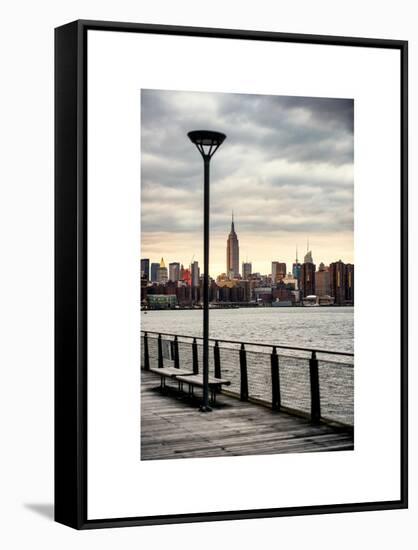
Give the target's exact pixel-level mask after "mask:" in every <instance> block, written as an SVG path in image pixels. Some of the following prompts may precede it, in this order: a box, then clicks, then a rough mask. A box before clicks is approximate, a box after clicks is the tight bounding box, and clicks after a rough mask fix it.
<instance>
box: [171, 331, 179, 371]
mask: <svg viewBox="0 0 418 550" xmlns="http://www.w3.org/2000/svg"><path fill="white" fill-rule="evenodd" d="M173 344H174V345H173V352H174V367H175V368H176V369H179V368H180V357H179V341H178V338H177V335H176V336H174V342H173Z"/></svg>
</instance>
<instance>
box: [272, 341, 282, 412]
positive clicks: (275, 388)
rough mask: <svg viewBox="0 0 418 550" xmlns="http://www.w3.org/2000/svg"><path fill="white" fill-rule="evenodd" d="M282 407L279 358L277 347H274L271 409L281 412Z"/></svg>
mask: <svg viewBox="0 0 418 550" xmlns="http://www.w3.org/2000/svg"><path fill="white" fill-rule="evenodd" d="M280 406H281V403H280V374H279V356H278V355H277V350H276V346H273V352H272V354H271V408H272V409H273V410H275V411H279V410H280Z"/></svg>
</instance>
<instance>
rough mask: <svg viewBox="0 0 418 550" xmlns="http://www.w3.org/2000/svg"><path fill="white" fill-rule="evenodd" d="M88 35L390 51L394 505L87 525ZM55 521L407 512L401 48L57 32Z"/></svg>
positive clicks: (87, 24) (362, 41) (404, 72)
mask: <svg viewBox="0 0 418 550" xmlns="http://www.w3.org/2000/svg"><path fill="white" fill-rule="evenodd" d="M89 30H96V31H97V30H100V31H103V32H106V31H117V32H125V33H126V32H128V33H152V34H160V35H179V36H186V37H190V38H191V39H192V38H193V37H207V38H213V39H216V38H226V39H231V40H233V39H240V40H253V41H260V40H261V41H273V42H274V41H279V42H294V43H304V44H321V45H334V46H335V45H337V46H354V47H368V48H389V49H394V50H398V51H399V53H400V58H401V78H400V90H401V166H400V170H401V189H400V194H401V284H400V288H401V290H400V293H401V296H400V300H401V327H400V330H401V358H400V364H401V370H400V380H401V396H400V399H401V401H400V402H401V411H400V416H401V432H400V433H401V445H400V449H399V452H400V463H401V469H400V472H399V480H400V495H401V497H400V499H399V500H394V501H384V502H366V503H362V502H353V503H349V504H338V503H336V504H333V505H319V506H297V507H286V508H268V509H254V510H238V511H227V512H213V511H212V512H211V511H207V512H206V513H191V514H175V515H158V516H143V517H119V518H102V519H95V520H89V519H88V517H87V368H88V367H87V346H88V335H87V47H88V43H87V33H88V31H89ZM55 151H56V152H55V520H56V521H57V522H60V523H62V524H65V525H68V526H71V527H73V528H76V529H93V528H108V527H123V526H134V525H157V524H171V523H183V522H200V521H219V520H232V519H247V518H264V517H280V516H293V515H307V514H326V513H341V512H360V511H372V510H391V509H397V508H407V506H408V438H407V434H408V418H407V410H408V373H407V344H408V342H407V338H408V336H407V330H408V304H407V300H408V290H407V288H408V287H407V285H408V279H407V277H408V218H407V216H408V211H407V206H408V192H407V185H408V43H407V41H402V40H386V39H374V38H373V39H372V38H352V37H340V36H319V35H306V34H288V33H275V32H274V33H273V32H258V31H249V30H235V29H215V28H195V27H178V26H168V25H150V24H137V23H120V22H103V21H88V20H79V21H74V22H72V23H69V24H67V25H64V26H61V27H58V28H57V29H56V30H55Z"/></svg>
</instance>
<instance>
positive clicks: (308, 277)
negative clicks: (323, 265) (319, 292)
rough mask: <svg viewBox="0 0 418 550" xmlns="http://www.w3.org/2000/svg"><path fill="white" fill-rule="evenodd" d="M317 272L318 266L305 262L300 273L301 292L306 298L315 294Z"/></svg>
mask: <svg viewBox="0 0 418 550" xmlns="http://www.w3.org/2000/svg"><path fill="white" fill-rule="evenodd" d="M315 270H316V266H315V264H314V263H312V262H305V263H303V264H302V267H301V272H300V290H301V292H302V296H303V297H304V298H306V296H311V295H313V294H315Z"/></svg>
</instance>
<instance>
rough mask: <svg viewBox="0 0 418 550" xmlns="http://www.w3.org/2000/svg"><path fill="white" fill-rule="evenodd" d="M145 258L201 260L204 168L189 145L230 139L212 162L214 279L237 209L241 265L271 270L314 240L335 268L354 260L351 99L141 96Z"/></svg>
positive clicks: (200, 94)
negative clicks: (220, 136)
mask: <svg viewBox="0 0 418 550" xmlns="http://www.w3.org/2000/svg"><path fill="white" fill-rule="evenodd" d="M141 107H142V125H141V133H142V150H141V152H142V157H141V176H142V178H141V184H142V193H141V198H142V204H141V216H142V218H141V229H142V235H141V257H143V258H144V257H146V258H151V259H152V261H157V260H159V259H160V258H161V256H163V257H164V258H165V260H166V262H167V263H168V262H171V261H179V262H181V263H183V264H184V265H185V266H186V265H189V263H190V261H191V258H192V257H193V255H194V257H195V259H197V260H199V262H200V263H201V262H202V260H203V254H202V218H203V209H202V200H203V197H202V190H203V178H202V162H201V159H200V158H199V157H198V155H197V154H196V151H194V150H193V149H192V148H190V143H189V142H188V140H187V135H186V134H187V131H190V130H192V129H200V128H205V129H206V128H207V129H216V130H218V131H223V132H225V133H226V134H227V140H226V141H225V144H224V145H223V147H222V149H221V150H220V151H219V154H218V155H217V157H216V158H215V159H214V161H213V163H212V166H211V249H210V255H211V257H210V273H213V274H219V273H225V272H226V261H225V244H226V236H227V235H228V233H229V230H230V225H231V210H234V218H235V225H236V228H237V233H238V236H239V244H240V262H239V264H240V265H239V269H240V271H241V264H242V262H243V261H246V259H247V258H248V261H251V262H252V264H253V270H254V271H259V272H264V273H269V272H270V270H271V261H272V260H280V261H283V262H286V263H287V265H289V266H290V265H291V264H292V263H293V262H294V261H295V249H296V246H297V247H298V250H299V261H301V259H302V258H303V256H304V254H305V251H306V242H307V239H308V238H309V242H310V248H313V249H314V250H315V256H316V257H318V258H319V257H320V258H321V260H322V261H323V262H324V263H326V264H329V263H331V262H333V261H335V260H336V259H338V258H340V257H342V259H343V260H344V261H346V262H351V263H354V254H353V187H354V186H353V145H354V144H353V141H354V140H353V107H354V105H353V101H352V100H350V99H329V98H304V97H286V96H261V95H245V94H222V93H204V92H170V91H160V90H142V92H141Z"/></svg>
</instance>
